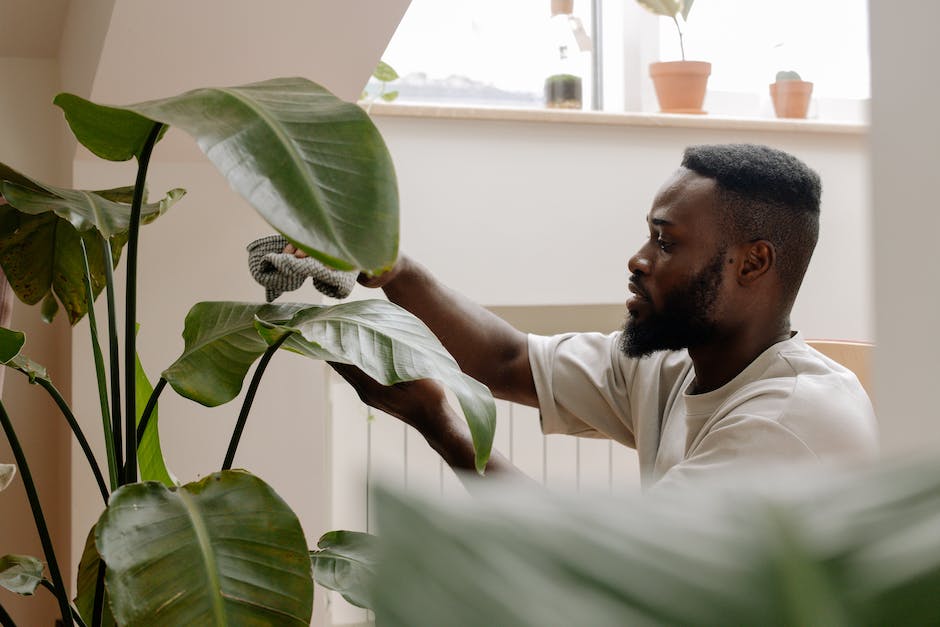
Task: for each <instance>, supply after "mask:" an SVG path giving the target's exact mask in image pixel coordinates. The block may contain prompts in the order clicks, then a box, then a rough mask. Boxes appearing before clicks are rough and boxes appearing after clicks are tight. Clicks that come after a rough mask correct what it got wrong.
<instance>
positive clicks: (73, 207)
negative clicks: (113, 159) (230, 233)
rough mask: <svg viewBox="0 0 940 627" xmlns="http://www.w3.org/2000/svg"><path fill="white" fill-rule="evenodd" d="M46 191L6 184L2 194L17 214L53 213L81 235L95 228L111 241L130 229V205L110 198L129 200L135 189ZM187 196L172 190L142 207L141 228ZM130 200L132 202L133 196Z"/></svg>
mask: <svg viewBox="0 0 940 627" xmlns="http://www.w3.org/2000/svg"><path fill="white" fill-rule="evenodd" d="M43 188H44V189H43V190H42V191H36V190H32V189H29V188H28V187H24V186H21V185H17V184H16V183H9V182H5V183H3V187H2V193H3V196H4V198H6V199H7V202H9V203H10V204H11V205H13V207H14V208H16V209H17V210H18V211H20V212H22V213H27V214H30V215H40V214H43V213H47V212H50V211H51V212H53V213H55V214H56V215H57V216H59V217H60V218H62V219H63V220H68V221H69V222H70V223H71V224H72V226H74V227H75V228H76V229H77V230H78V231H87V230H89V229H92V228H95V229H98V232H100V233H101V234H102V235H104V236H105V237H106V238H110V237H113V236H115V235H117V234H119V233H126V232H127V231H128V230H129V229H130V218H131V206H130V204H128V203H125V202H115V201H114V200H110V199H109V198H108V195H109V194H114V195H119V196H120V197H124V198H126V197H127V196H128V194H132V193H133V188H119V189H116V190H104V191H98V192H87V191H83V190H79V189H65V188H62V187H53V186H52V185H43ZM185 193H186V192H185V190H183V189H172V190H170V191H169V192H167V195H166V197H165V198H163V199H161V200H160V201H158V202H155V203H145V204H143V205H141V208H140V222H141V224H149V223H151V222H153V221H154V220H156V219H157V218H158V217H160V216H161V215H163V214H164V213H166V211H167V209H169V208H170V206H171V205H173V203H175V202H176V201H177V200H179V199H180V198H182V197H183V195H184V194H185ZM112 197H113V196H112ZM131 199H133V197H132V196H131Z"/></svg>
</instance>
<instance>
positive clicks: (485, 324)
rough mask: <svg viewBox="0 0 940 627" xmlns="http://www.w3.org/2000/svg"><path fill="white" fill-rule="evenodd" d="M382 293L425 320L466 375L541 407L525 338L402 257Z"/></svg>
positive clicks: (508, 396)
mask: <svg viewBox="0 0 940 627" xmlns="http://www.w3.org/2000/svg"><path fill="white" fill-rule="evenodd" d="M393 273H394V274H393V276H392V277H391V279H390V280H389V281H387V282H386V283H385V284H384V285H383V286H382V288H383V289H384V291H385V294H386V295H387V296H388V299H389V300H390V301H392V302H393V303H395V304H397V305H399V306H401V307H404V308H405V309H407V310H408V311H410V312H411V313H413V314H414V315H415V316H417V317H418V318H420V319H421V320H422V321H423V322H424V323H425V324H426V325H428V327H429V328H430V329H431V331H432V332H433V333H434V334H435V335H436V336H437V337H438V338H439V339H440V340H441V343H442V344H443V345H444V347H445V348H447V350H448V351H449V352H450V353H451V354H452V355H453V356H454V358H455V359H456V360H457V363H459V364H460V367H461V369H463V371H464V372H466V373H467V374H469V375H470V376H472V377H473V378H474V379H477V380H478V381H481V382H482V383H484V384H485V385H486V386H488V387H489V388H490V390H491V391H492V392H493V394H494V395H496V396H498V397H500V398H505V399H508V400H512V401H515V402H518V403H525V404H527V405H536V404H537V398H536V394H535V385H534V384H533V382H532V374H531V369H530V367H529V359H528V348H527V344H526V335H525V333H522V332H521V331H519V330H518V329H516V328H514V327H513V326H512V325H510V324H509V323H507V322H506V321H505V320H503V319H501V318H499V317H498V316H496V315H495V314H493V313H492V312H490V311H488V310H487V309H485V308H484V307H481V306H480V305H478V304H476V303H474V302H473V301H471V300H469V299H468V298H466V297H464V296H462V295H461V294H458V293H457V292H455V291H454V290H452V289H450V288H448V287H446V286H445V285H443V284H442V283H441V282H440V281H438V280H437V279H436V278H435V277H434V276H433V275H432V274H431V273H430V272H429V271H428V270H427V269H426V268H424V266H422V265H421V264H419V263H417V262H415V261H413V260H412V259H410V258H408V257H404V256H403V257H402V258H401V259H400V261H399V263H398V264H397V266H396V268H395V270H394V271H393Z"/></svg>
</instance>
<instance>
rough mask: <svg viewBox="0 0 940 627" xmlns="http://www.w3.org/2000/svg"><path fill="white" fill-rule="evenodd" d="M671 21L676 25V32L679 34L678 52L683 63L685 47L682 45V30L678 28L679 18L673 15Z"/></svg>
mask: <svg viewBox="0 0 940 627" xmlns="http://www.w3.org/2000/svg"><path fill="white" fill-rule="evenodd" d="M672 21H673V22H675V23H676V31H677V32H678V33H679V51H680V52H681V53H682V60H683V61H685V45H684V44H683V43H682V29H681V28H679V18H677V17H676V16H675V15H673V16H672Z"/></svg>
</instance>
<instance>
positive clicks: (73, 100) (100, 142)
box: [52, 94, 166, 161]
mask: <svg viewBox="0 0 940 627" xmlns="http://www.w3.org/2000/svg"><path fill="white" fill-rule="evenodd" d="M52 103H53V104H55V105H56V106H58V107H60V108H61V109H62V111H63V112H64V113H65V119H66V121H67V122H68V123H69V127H70V128H71V129H72V133H73V134H74V135H75V138H76V139H78V141H79V142H80V143H81V144H82V145H83V146H85V148H88V149H89V150H90V151H92V152H93V153H95V154H96V155H98V156H99V157H101V158H102V159H107V160H109V161H127V160H128V159H130V158H131V157H138V158H139V157H140V153H141V151H142V150H143V148H144V144H145V143H146V141H147V137H148V136H149V135H150V131H151V130H152V129H153V120H150V119H148V118H145V117H143V116H142V115H139V114H137V113H134V112H133V111H128V110H127V109H121V108H118V107H107V106H104V105H98V104H95V103H93V102H89V101H87V100H85V99H84V98H80V97H78V96H75V95H73V94H59V95H58V96H56V97H55V99H54V100H53V101H52ZM165 133H166V128H163V129H161V131H160V137H163V135H164V134H165ZM158 141H159V138H158Z"/></svg>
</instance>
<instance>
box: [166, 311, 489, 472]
mask: <svg viewBox="0 0 940 627" xmlns="http://www.w3.org/2000/svg"><path fill="white" fill-rule="evenodd" d="M285 334H287V335H289V337H288V338H287V340H286V341H285V342H284V343H283V344H282V348H285V349H287V350H290V351H293V352H295V353H298V354H301V355H305V356H307V357H311V358H313V359H323V360H329V361H336V362H341V363H344V364H352V365H354V366H357V367H359V368H361V369H362V370H363V372H365V373H366V374H368V375H369V376H370V377H372V378H373V379H375V380H376V381H378V382H379V383H382V384H383V385H393V384H395V383H401V382H403V381H414V380H416V379H436V380H438V381H440V382H441V383H443V384H444V385H446V386H447V387H448V388H450V389H451V390H452V391H453V392H454V394H455V395H456V397H457V400H458V401H459V403H460V406H461V408H462V409H463V412H464V416H465V417H466V419H467V423H468V425H469V426H470V432H471V435H472V437H473V444H474V448H475V450H476V465H477V469H478V470H480V471H482V469H483V468H485V466H486V460H487V459H489V455H490V450H491V448H492V443H493V434H494V432H495V427H496V406H495V403H494V402H493V397H492V395H491V394H490V392H489V390H488V389H487V388H486V386H484V385H483V384H482V383H479V382H478V381H475V380H474V379H472V378H471V377H469V376H467V375H465V374H464V373H462V372H461V371H460V367H459V366H458V365H457V362H455V361H454V359H453V357H451V356H450V354H448V353H447V351H446V350H445V349H444V347H443V346H442V345H441V343H440V341H438V339H437V338H436V337H434V334H433V333H431V331H430V330H429V329H428V328H427V327H426V326H425V325H424V324H423V323H422V322H421V321H420V320H418V319H417V318H415V317H414V316H413V315H411V314H410V313H408V312H407V311H405V310H404V309H402V308H401V307H399V306H397V305H394V304H392V303H389V302H388V301H383V300H367V301H355V302H349V303H341V304H339V305H334V306H332V307H326V306H320V305H304V304H296V303H293V304H277V305H257V304H250V303H232V302H205V303H198V304H196V305H195V306H193V308H192V309H191V310H190V312H189V314H188V315H187V316H186V324H185V327H184V329H183V339H184V340H185V346H184V348H183V354H182V355H181V356H180V357H179V358H178V359H177V360H176V361H175V362H174V363H173V364H172V365H171V366H170V367H169V368H167V369H166V370H165V371H164V372H163V378H165V379H166V380H167V381H168V382H169V384H170V385H171V386H173V389H174V390H176V392H177V393H178V394H180V395H182V396H185V397H186V398H189V399H191V400H194V401H196V402H198V403H202V404H203V405H208V406H215V405H220V404H222V403H226V402H228V401H230V400H232V399H233V398H235V396H237V395H238V393H239V391H240V390H241V386H242V383H243V381H244V378H245V375H246V374H247V373H248V370H249V368H250V367H251V364H252V363H254V361H255V360H256V359H258V357H260V356H261V355H262V354H263V353H264V351H265V350H266V349H267V348H268V346H269V345H272V344H274V343H275V342H277V341H278V340H279V339H280V338H281V337H282V336H284V335H285ZM262 338H263V339H262Z"/></svg>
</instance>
